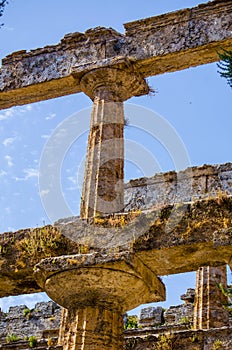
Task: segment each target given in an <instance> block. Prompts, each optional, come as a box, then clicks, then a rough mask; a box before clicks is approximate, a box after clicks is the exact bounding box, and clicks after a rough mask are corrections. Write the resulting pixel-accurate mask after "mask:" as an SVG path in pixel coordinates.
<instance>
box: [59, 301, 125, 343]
mask: <svg viewBox="0 0 232 350" xmlns="http://www.w3.org/2000/svg"><path fill="white" fill-rule="evenodd" d="M122 333H123V318H122V314H121V312H119V311H116V310H110V309H106V308H104V307H91V306H87V307H85V308H78V309H69V310H66V309H63V314H62V323H61V330H60V335H59V344H62V345H63V349H64V350H94V349H101V350H108V349H112V350H116V349H122V347H123V344H122Z"/></svg>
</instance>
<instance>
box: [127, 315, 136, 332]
mask: <svg viewBox="0 0 232 350" xmlns="http://www.w3.org/2000/svg"><path fill="white" fill-rule="evenodd" d="M124 328H125V329H132V328H138V316H127V321H126V324H125V326H124Z"/></svg>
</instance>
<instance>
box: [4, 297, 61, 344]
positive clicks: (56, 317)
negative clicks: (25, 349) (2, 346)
mask: <svg viewBox="0 0 232 350" xmlns="http://www.w3.org/2000/svg"><path fill="white" fill-rule="evenodd" d="M60 316H61V308H60V307H59V306H58V305H57V304H56V303H54V302H53V301H49V302H47V303H45V302H40V303H37V304H36V305H35V308H34V309H31V310H29V309H28V307H27V306H26V305H20V306H13V307H10V308H9V312H8V313H5V314H2V315H1V316H0V341H1V342H4V341H5V338H6V336H7V335H11V334H14V335H15V336H17V337H18V339H21V340H22V339H25V338H28V337H30V336H36V337H37V339H41V338H42V337H43V331H44V330H46V329H58V328H59V325H60Z"/></svg>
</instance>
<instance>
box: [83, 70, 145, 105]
mask: <svg viewBox="0 0 232 350" xmlns="http://www.w3.org/2000/svg"><path fill="white" fill-rule="evenodd" d="M80 86H81V90H82V91H83V92H84V93H85V94H86V95H88V96H89V97H90V98H91V99H92V100H94V98H95V97H96V96H97V97H98V98H100V99H102V100H104V101H110V102H112V101H115V102H123V101H126V100H128V99H129V98H130V97H133V96H141V95H146V94H148V93H149V87H148V85H147V83H146V81H145V80H144V79H143V78H142V77H141V76H140V75H139V73H137V74H136V73H135V72H134V71H133V70H130V68H129V69H127V70H126V69H124V70H122V69H117V68H98V69H95V70H93V71H91V72H89V73H87V74H85V75H84V76H83V78H82V79H81V81H80Z"/></svg>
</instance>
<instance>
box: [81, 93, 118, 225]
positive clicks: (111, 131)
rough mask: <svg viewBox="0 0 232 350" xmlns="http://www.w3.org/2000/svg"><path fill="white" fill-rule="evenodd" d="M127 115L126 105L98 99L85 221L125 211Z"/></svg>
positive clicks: (88, 161)
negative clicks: (124, 107) (125, 123)
mask: <svg viewBox="0 0 232 350" xmlns="http://www.w3.org/2000/svg"><path fill="white" fill-rule="evenodd" d="M123 131H124V111H123V103H122V102H111V101H107V100H106V99H105V97H104V95H103V96H102V93H101V91H98V93H97V96H95V98H94V104H93V109H92V114H91V124H90V133H89V139H88V150H87V158H86V169H85V179H84V185H83V191H82V204H81V217H82V218H88V217H93V216H96V215H98V214H107V213H114V212H121V211H123V208H124V183H123V178H124V174H123V167H124V140H123Z"/></svg>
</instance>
